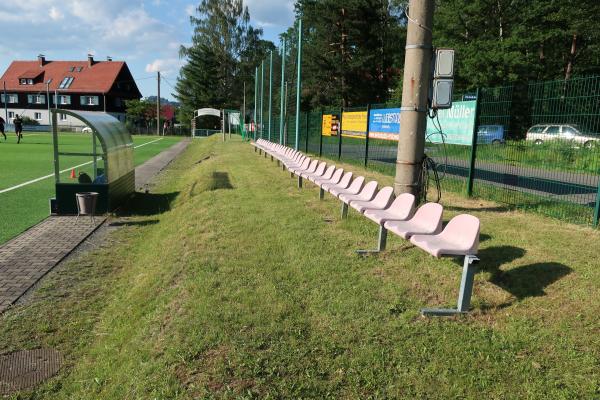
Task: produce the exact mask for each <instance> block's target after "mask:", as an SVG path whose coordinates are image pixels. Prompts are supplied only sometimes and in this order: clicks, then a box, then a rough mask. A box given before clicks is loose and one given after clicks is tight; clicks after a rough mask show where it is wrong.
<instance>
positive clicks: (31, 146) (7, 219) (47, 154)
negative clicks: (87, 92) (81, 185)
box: [0, 132, 180, 243]
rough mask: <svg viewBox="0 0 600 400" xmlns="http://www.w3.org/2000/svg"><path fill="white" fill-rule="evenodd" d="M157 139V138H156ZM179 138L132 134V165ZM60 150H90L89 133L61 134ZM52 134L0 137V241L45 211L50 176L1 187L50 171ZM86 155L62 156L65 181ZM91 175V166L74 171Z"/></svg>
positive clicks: (51, 187)
mask: <svg viewBox="0 0 600 400" xmlns="http://www.w3.org/2000/svg"><path fill="white" fill-rule="evenodd" d="M157 139H159V140H157ZM179 140H180V138H176V137H164V138H158V137H156V136H134V137H133V141H134V145H135V146H140V147H138V148H137V149H135V150H134V155H135V156H134V157H135V159H134V162H135V165H136V166H137V165H139V164H142V163H143V162H144V161H146V160H148V159H149V158H151V157H153V156H155V155H156V154H158V153H160V152H161V151H162V150H164V149H166V148H168V147H170V146H172V145H173V144H174V143H176V142H178V141H179ZM59 143H60V144H61V147H60V150H61V151H70V152H91V136H90V135H89V134H81V133H77V134H73V133H61V134H60V138H59ZM53 159H54V155H53V149H52V136H51V135H50V134H49V133H27V132H26V133H24V139H23V140H22V142H21V144H17V143H16V139H15V137H14V136H11V135H10V134H9V135H8V140H7V141H6V142H5V141H3V139H0V221H2V223H1V224H0V243H4V242H5V241H6V240H8V239H10V238H11V237H13V236H15V235H17V234H19V233H20V232H22V231H24V230H25V229H27V228H29V227H30V226H32V225H34V224H36V223H37V222H39V221H41V220H42V219H43V218H45V217H47V216H48V214H49V205H48V199H49V198H51V197H54V176H51V177H49V178H46V179H43V180H41V181H39V182H35V183H32V184H29V185H26V186H23V187H20V188H18V189H15V190H11V191H8V192H4V193H1V192H2V191H3V190H6V189H8V188H11V187H14V186H16V185H19V184H21V183H24V182H28V181H30V180H34V179H37V178H40V177H44V176H47V175H51V174H53V173H54V164H53ZM90 160H91V158H90V157H68V158H67V157H62V158H61V162H62V163H61V165H60V169H61V170H63V169H66V170H67V171H66V172H64V173H63V174H62V177H63V178H64V179H65V180H66V181H69V180H70V178H69V174H70V170H71V167H73V166H76V165H79V164H82V163H86V162H88V161H90ZM79 172H87V173H88V174H90V175H92V165H91V164H89V165H86V166H83V167H80V168H76V173H77V174H78V173H79Z"/></svg>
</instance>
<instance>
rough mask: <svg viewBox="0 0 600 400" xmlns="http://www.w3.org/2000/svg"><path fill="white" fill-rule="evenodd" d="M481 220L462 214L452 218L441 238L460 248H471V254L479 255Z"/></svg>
mask: <svg viewBox="0 0 600 400" xmlns="http://www.w3.org/2000/svg"><path fill="white" fill-rule="evenodd" d="M479 228H480V224H479V218H477V217H474V216H472V215H469V214H460V215H457V216H456V217H454V218H452V219H451V220H450V222H448V224H447V225H446V227H445V228H444V230H443V231H442V233H441V234H440V236H442V237H443V238H444V239H445V240H447V241H448V242H450V243H455V244H456V245H457V247H458V248H469V249H471V252H470V253H469V254H472V255H475V254H477V250H478V249H479Z"/></svg>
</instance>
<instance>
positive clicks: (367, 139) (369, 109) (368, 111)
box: [365, 104, 371, 167]
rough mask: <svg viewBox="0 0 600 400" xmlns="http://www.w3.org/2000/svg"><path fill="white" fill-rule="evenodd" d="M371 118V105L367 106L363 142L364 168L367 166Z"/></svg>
mask: <svg viewBox="0 0 600 400" xmlns="http://www.w3.org/2000/svg"><path fill="white" fill-rule="evenodd" d="M370 116H371V104H367V132H366V133H365V134H366V138H365V140H366V142H365V167H366V166H367V165H368V164H369V119H370Z"/></svg>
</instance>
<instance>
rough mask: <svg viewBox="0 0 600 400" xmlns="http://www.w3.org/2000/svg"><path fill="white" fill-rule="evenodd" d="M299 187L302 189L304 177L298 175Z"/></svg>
mask: <svg viewBox="0 0 600 400" xmlns="http://www.w3.org/2000/svg"><path fill="white" fill-rule="evenodd" d="M298 188H300V189H302V177H301V176H300V175H298Z"/></svg>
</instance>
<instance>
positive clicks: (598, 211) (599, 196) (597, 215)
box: [594, 181, 600, 226]
mask: <svg viewBox="0 0 600 400" xmlns="http://www.w3.org/2000/svg"><path fill="white" fill-rule="evenodd" d="M599 223H600V181H598V192H597V193H596V207H595V208H594V226H598V224H599Z"/></svg>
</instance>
